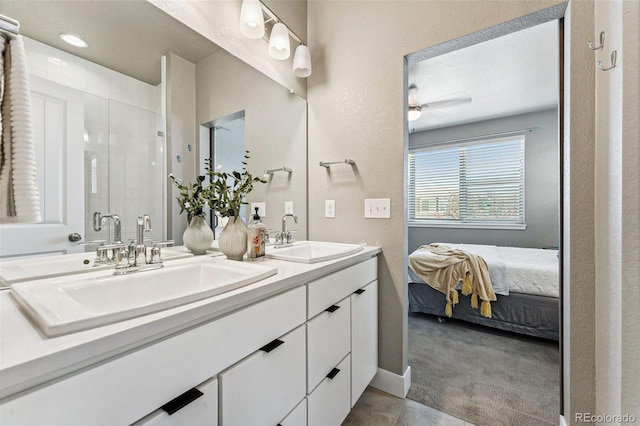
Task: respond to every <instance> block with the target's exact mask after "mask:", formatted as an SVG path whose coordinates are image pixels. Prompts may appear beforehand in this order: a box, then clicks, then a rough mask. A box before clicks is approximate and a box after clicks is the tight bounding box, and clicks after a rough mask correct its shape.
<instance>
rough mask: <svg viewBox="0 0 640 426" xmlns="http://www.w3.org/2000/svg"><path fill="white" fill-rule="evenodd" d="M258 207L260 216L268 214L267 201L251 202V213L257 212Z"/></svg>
mask: <svg viewBox="0 0 640 426" xmlns="http://www.w3.org/2000/svg"><path fill="white" fill-rule="evenodd" d="M256 207H257V208H258V216H260V217H266V216H267V204H266V203H251V214H253V213H255V211H256Z"/></svg>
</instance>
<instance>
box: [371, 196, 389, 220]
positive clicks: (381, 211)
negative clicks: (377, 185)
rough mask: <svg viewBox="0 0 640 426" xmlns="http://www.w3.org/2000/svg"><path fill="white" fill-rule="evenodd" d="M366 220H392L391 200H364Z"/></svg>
mask: <svg viewBox="0 0 640 426" xmlns="http://www.w3.org/2000/svg"><path fill="white" fill-rule="evenodd" d="M364 217H365V218H366V219H390V218H391V200H390V199H389V198H368V199H366V200H364Z"/></svg>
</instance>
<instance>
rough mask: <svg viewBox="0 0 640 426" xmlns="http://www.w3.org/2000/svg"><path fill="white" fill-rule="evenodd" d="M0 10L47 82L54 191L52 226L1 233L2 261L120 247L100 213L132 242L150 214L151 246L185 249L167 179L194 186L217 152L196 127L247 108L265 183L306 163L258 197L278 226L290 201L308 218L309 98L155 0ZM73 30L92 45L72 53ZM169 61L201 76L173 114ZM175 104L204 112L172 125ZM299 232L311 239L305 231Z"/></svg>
mask: <svg viewBox="0 0 640 426" xmlns="http://www.w3.org/2000/svg"><path fill="white" fill-rule="evenodd" d="M0 13H2V14H4V15H7V16H10V17H12V18H14V19H17V20H18V21H20V22H21V34H22V35H23V37H24V38H25V45H26V50H27V66H28V72H29V74H30V77H31V81H32V82H33V81H35V80H38V83H37V85H36V84H32V91H33V92H34V96H36V95H35V93H36V92H37V96H38V97H39V101H38V103H37V104H36V105H37V106H38V107H40V108H41V112H40V113H41V117H42V120H40V121H38V120H34V121H36V123H35V124H36V125H37V126H39V127H38V130H37V131H36V136H38V137H41V138H42V139H41V140H40V143H41V145H42V147H43V148H42V149H41V152H40V153H39V154H38V155H39V165H40V164H41V165H42V167H41V168H40V167H39V174H40V175H41V176H39V182H40V183H41V185H42V186H41V188H43V189H44V190H46V191H47V195H46V196H45V197H42V198H43V203H49V204H48V205H46V204H45V206H44V211H45V212H48V213H45V215H44V216H45V220H44V223H42V224H38V226H24V227H21V228H20V229H19V230H16V229H6V227H4V228H2V229H0V231H1V232H2V238H3V244H2V245H1V247H0V257H7V256H22V255H30V254H38V253H40V254H44V253H71V252H76V251H85V250H86V251H92V250H95V245H86V246H83V245H78V243H77V242H71V241H70V240H69V236H70V235H71V234H75V233H77V234H80V235H82V236H83V240H82V241H81V243H85V242H91V241H95V240H105V241H106V242H109V241H112V240H113V238H114V235H113V225H112V222H108V223H107V225H106V226H104V227H102V229H101V230H100V231H95V230H94V228H93V223H92V217H93V213H94V212H96V211H99V212H101V213H102V214H103V215H105V214H116V215H118V216H119V217H120V219H121V221H122V239H123V241H125V242H126V240H127V239H128V238H130V237H132V236H133V235H134V225H133V224H134V221H135V218H136V217H137V216H138V215H140V214H143V213H148V214H149V215H150V216H151V221H152V229H153V231H152V233H151V234H150V235H149V234H146V235H145V236H146V237H150V238H151V239H153V240H160V239H176V241H177V242H178V243H180V242H181V237H182V231H183V230H184V228H186V218H183V217H180V216H177V212H176V210H175V207H174V206H172V205H171V204H173V205H176V204H177V203H176V202H175V200H174V198H175V194H168V193H167V179H166V175H167V173H168V172H173V173H175V174H176V176H179V177H180V178H183V179H184V180H193V179H195V175H196V174H197V173H198V164H197V162H198V159H199V158H201V157H202V156H208V155H211V153H210V152H209V151H208V149H206V150H204V151H203V150H201V149H199V148H200V147H201V144H202V141H200V140H198V138H197V136H195V135H196V134H197V129H198V126H197V124H198V123H211V122H214V121H215V120H216V119H218V118H220V117H225V116H228V115H229V114H232V113H234V112H237V111H247V115H248V118H247V120H248V125H247V144H246V149H249V150H251V151H252V155H253V156H254V158H259V160H255V161H254V159H252V162H251V163H250V166H249V167H250V172H251V173H252V174H254V175H256V176H262V174H263V173H264V169H266V168H272V167H274V164H275V165H281V164H282V162H283V161H289V162H291V163H295V164H296V172H297V173H296V175H294V178H293V179H292V180H291V182H288V183H286V184H284V185H281V184H280V182H278V183H277V185H273V186H272V187H271V190H270V191H269V190H266V189H263V190H261V191H259V192H258V191H256V193H255V194H250V197H257V198H258V199H257V201H260V202H267V203H268V204H270V206H272V207H273V208H272V210H271V212H273V213H272V216H271V219H273V220H274V221H275V219H276V213H280V211H281V210H283V208H282V204H283V201H284V200H289V199H293V200H294V203H295V205H296V207H295V208H296V210H297V211H296V213H297V214H299V215H300V216H306V210H305V208H306V163H305V162H306V102H305V101H304V99H302V98H299V97H298V96H295V95H291V94H289V91H288V90H287V89H285V88H283V87H282V86H280V85H279V84H277V83H275V82H274V81H273V80H271V79H269V78H267V77H265V76H264V75H263V74H261V73H260V72H258V71H256V70H255V69H253V68H252V67H250V66H248V65H246V64H245V63H244V62H242V61H240V60H238V59H237V58H235V57H233V56H232V55H230V54H228V53H227V52H226V51H224V50H222V49H221V48H220V47H219V46H216V45H215V44H214V43H212V42H211V41H210V40H208V39H206V38H204V37H203V36H201V35H199V34H197V33H196V32H194V31H192V30H191V29H190V28H188V27H186V26H185V25H184V24H182V23H180V22H178V21H176V20H175V19H173V18H172V17H171V16H169V15H167V14H165V13H164V12H163V11H161V10H159V9H157V8H156V7H155V6H153V5H152V4H150V3H149V2H147V1H141V0H136V1H127V2H113V1H101V0H93V1H53V0H45V1H30V2H7V1H0ZM97 16H100V19H99V20H97V19H96V17H97ZM65 25H68V26H69V27H70V28H71V29H73V31H75V32H85V31H86V34H88V37H87V38H88V41H89V48H88V49H84V50H80V49H77V48H73V47H69V46H66V47H65V46H64V44H63V43H62V42H61V41H60V39H59V37H58V34H60V33H62V32H68V31H70V28H66V29H62V28H61V26H65ZM114 28H117V29H118V30H117V31H113V29H114ZM114 46H117V49H114ZM69 52H71V53H69ZM163 55H164V56H166V57H171V58H173V59H175V60H173V63H176V62H177V61H178V60H180V61H182V62H184V63H185V64H188V65H189V66H190V67H192V68H193V69H194V70H195V72H193V74H189V75H188V76H186V75H181V76H178V77H180V78H182V79H183V80H187V79H188V80H189V81H190V83H189V84H192V85H193V87H194V90H193V91H192V96H191V97H188V96H184V95H187V93H182V92H180V91H173V92H171V93H170V96H171V102H173V103H172V104H171V105H169V104H168V103H166V104H165V100H163V99H165V98H163V84H167V85H171V84H174V83H175V80H171V79H172V78H176V73H173V74H172V73H171V72H169V71H167V72H166V77H167V81H165V82H161V74H162V73H161V56H163ZM167 62H169V61H167ZM196 78H198V82H197V85H198V86H197V90H195V85H196ZM43 86H45V88H44V89H43V88H42V87H43ZM177 86H178V85H177V84H174V87H177ZM180 98H183V99H180ZM167 102H168V101H167ZM196 103H197V105H195V104H196ZM255 104H259V105H260V108H255V107H254V105H255ZM64 105H66V106H68V108H67V109H66V110H65V109H64V108H63V106H64ZM175 105H190V106H189V108H192V109H193V111H194V114H193V115H192V116H188V117H186V116H185V118H186V119H185V120H183V121H174V122H172V123H171V125H168V124H167V123H166V122H165V116H164V115H163V114H165V111H164V110H163V109H164V108H165V106H167V111H169V113H171V111H172V110H171V109H170V107H172V106H175ZM196 110H197V116H196V113H195V111H196ZM173 112H175V110H174V111H173ZM44 117H47V119H48V120H49V121H45V120H44ZM55 117H58V118H57V119H56V118H55ZM61 117H66V121H64V119H62V118H61ZM174 118H175V117H174ZM180 120H182V117H180ZM176 124H178V125H176ZM142 125H144V129H143V127H142ZM225 127H228V126H225ZM287 127H291V128H292V129H293V130H292V131H287V130H286V128H287ZM192 129H193V130H192ZM283 129H284V131H282V130H283ZM65 131H66V132H68V133H64V132H65ZM201 134H202V133H201ZM45 137H46V138H47V139H46V141H45V139H44V138H45ZM54 139H55V141H54ZM54 142H55V143H54ZM262 145H263V146H264V148H263V149H262V148H257V147H258V146H262ZM187 146H191V147H193V148H194V149H193V150H192V151H190V150H187V148H186V147H187ZM169 155H171V157H168V156H169ZM178 159H179V160H178ZM83 163H84V166H81V164H83ZM83 174H84V178H83V176H82V175H83ZM45 183H46V185H45ZM249 201H251V200H249ZM134 203H135V204H134ZM172 210H173V211H172ZM172 214H173V217H172ZM14 228H15V227H14ZM300 230H301V234H299V235H298V238H299V239H302V238H304V237H306V222H305V224H304V225H302V226H301V229H300ZM6 241H8V243H6V244H5V242H6Z"/></svg>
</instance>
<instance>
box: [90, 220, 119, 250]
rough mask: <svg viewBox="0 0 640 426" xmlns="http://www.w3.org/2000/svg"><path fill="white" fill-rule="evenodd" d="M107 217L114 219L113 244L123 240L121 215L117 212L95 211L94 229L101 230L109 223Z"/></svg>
mask: <svg viewBox="0 0 640 426" xmlns="http://www.w3.org/2000/svg"><path fill="white" fill-rule="evenodd" d="M107 219H111V220H113V241H112V243H113V244H119V243H121V242H122V225H121V224H120V216H118V215H117V214H115V213H107V214H102V213H100V212H93V229H94V231H96V232H97V231H101V230H102V227H103V226H105V225H106V224H107Z"/></svg>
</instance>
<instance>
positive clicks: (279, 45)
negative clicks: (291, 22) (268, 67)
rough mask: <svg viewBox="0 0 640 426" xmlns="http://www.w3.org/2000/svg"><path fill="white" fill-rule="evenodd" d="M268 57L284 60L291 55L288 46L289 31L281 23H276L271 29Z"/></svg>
mask: <svg viewBox="0 0 640 426" xmlns="http://www.w3.org/2000/svg"><path fill="white" fill-rule="evenodd" d="M269 55H271V57H272V58H273V59H278V60H281V61H282V60H285V59H287V58H289V55H291V46H290V44H289V30H288V29H287V26H286V25H285V24H283V23H282V22H278V23H277V24H275V25H274V26H273V28H272V29H271V37H269Z"/></svg>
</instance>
